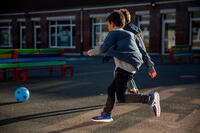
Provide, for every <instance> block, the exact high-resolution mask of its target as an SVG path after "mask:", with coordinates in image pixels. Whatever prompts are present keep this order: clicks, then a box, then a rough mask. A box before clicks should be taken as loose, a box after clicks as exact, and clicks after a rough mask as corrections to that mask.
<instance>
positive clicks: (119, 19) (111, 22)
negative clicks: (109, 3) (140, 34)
mask: <svg viewBox="0 0 200 133" xmlns="http://www.w3.org/2000/svg"><path fill="white" fill-rule="evenodd" d="M106 21H107V25H108V30H109V33H108V35H107V36H106V38H105V40H104V43H103V44H102V45H100V47H96V48H95V49H91V50H89V51H88V55H89V56H95V55H99V54H102V53H104V54H105V57H104V58H103V61H107V57H113V58H114V62H115V65H116V70H115V72H116V73H115V76H114V79H113V81H112V83H111V84H110V86H109V87H108V97H107V101H106V104H105V106H104V109H103V111H102V113H101V114H100V115H99V116H95V117H93V118H92V120H93V121H96V122H111V121H113V118H112V114H111V113H112V110H113V107H114V104H115V95H116V97H117V100H118V102H121V103H144V104H148V105H150V106H151V107H152V109H153V111H154V114H155V116H156V117H159V116H160V112H161V108H160V96H159V93H158V92H154V93H151V94H149V95H142V94H137V93H134V94H126V93H125V92H126V89H127V83H128V82H129V81H130V80H132V79H133V76H134V74H135V73H136V72H137V71H138V70H139V68H140V67H141V65H142V64H143V58H142V54H141V52H140V51H139V49H138V47H137V44H136V36H135V35H134V34H133V33H131V32H129V31H126V30H123V29H122V28H123V27H124V25H125V18H124V15H123V14H122V13H121V12H120V11H114V12H112V13H111V14H110V15H109V16H108V17H107V19H106Z"/></svg>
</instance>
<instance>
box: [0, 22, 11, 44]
mask: <svg viewBox="0 0 200 133" xmlns="http://www.w3.org/2000/svg"><path fill="white" fill-rule="evenodd" d="M11 27H12V26H11V22H0V47H12V42H11V40H12V38H11V37H12V35H11Z"/></svg>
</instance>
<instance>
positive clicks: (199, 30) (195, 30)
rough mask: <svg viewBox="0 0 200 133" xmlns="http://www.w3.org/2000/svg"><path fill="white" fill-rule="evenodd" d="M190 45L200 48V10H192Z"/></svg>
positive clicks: (193, 47)
mask: <svg viewBox="0 0 200 133" xmlns="http://www.w3.org/2000/svg"><path fill="white" fill-rule="evenodd" d="M190 45H191V46H192V49H200V10H199V11H193V12H190Z"/></svg>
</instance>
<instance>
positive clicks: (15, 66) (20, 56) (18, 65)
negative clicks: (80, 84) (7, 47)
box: [0, 49, 73, 81]
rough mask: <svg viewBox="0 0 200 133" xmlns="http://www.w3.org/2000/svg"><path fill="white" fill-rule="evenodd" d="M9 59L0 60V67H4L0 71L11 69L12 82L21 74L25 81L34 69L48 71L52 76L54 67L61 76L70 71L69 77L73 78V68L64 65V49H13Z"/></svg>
mask: <svg viewBox="0 0 200 133" xmlns="http://www.w3.org/2000/svg"><path fill="white" fill-rule="evenodd" d="M11 57H12V58H11V59H5V60H0V66H4V68H1V67H0V69H1V70H2V71H5V70H6V71H7V70H10V69H11V70H12V71H13V79H14V80H18V79H19V77H20V73H21V72H22V73H23V81H26V80H27V79H28V71H29V70H34V69H49V70H50V76H52V75H53V69H54V68H56V67H59V68H60V73H61V76H66V70H67V69H69V70H70V76H73V67H72V66H68V65H66V60H65V58H64V49H14V50H12V56H11ZM8 68H9V69H8ZM3 79H5V74H4V76H3Z"/></svg>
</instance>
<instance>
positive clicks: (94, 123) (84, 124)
mask: <svg viewBox="0 0 200 133" xmlns="http://www.w3.org/2000/svg"><path fill="white" fill-rule="evenodd" d="M99 124H105V123H103V122H93V121H87V122H84V123H81V124H78V125H75V126H72V127H69V128H64V129H61V130H58V131H52V132H48V133H62V132H65V131H70V130H74V129H77V128H83V127H87V126H93V125H99Z"/></svg>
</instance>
